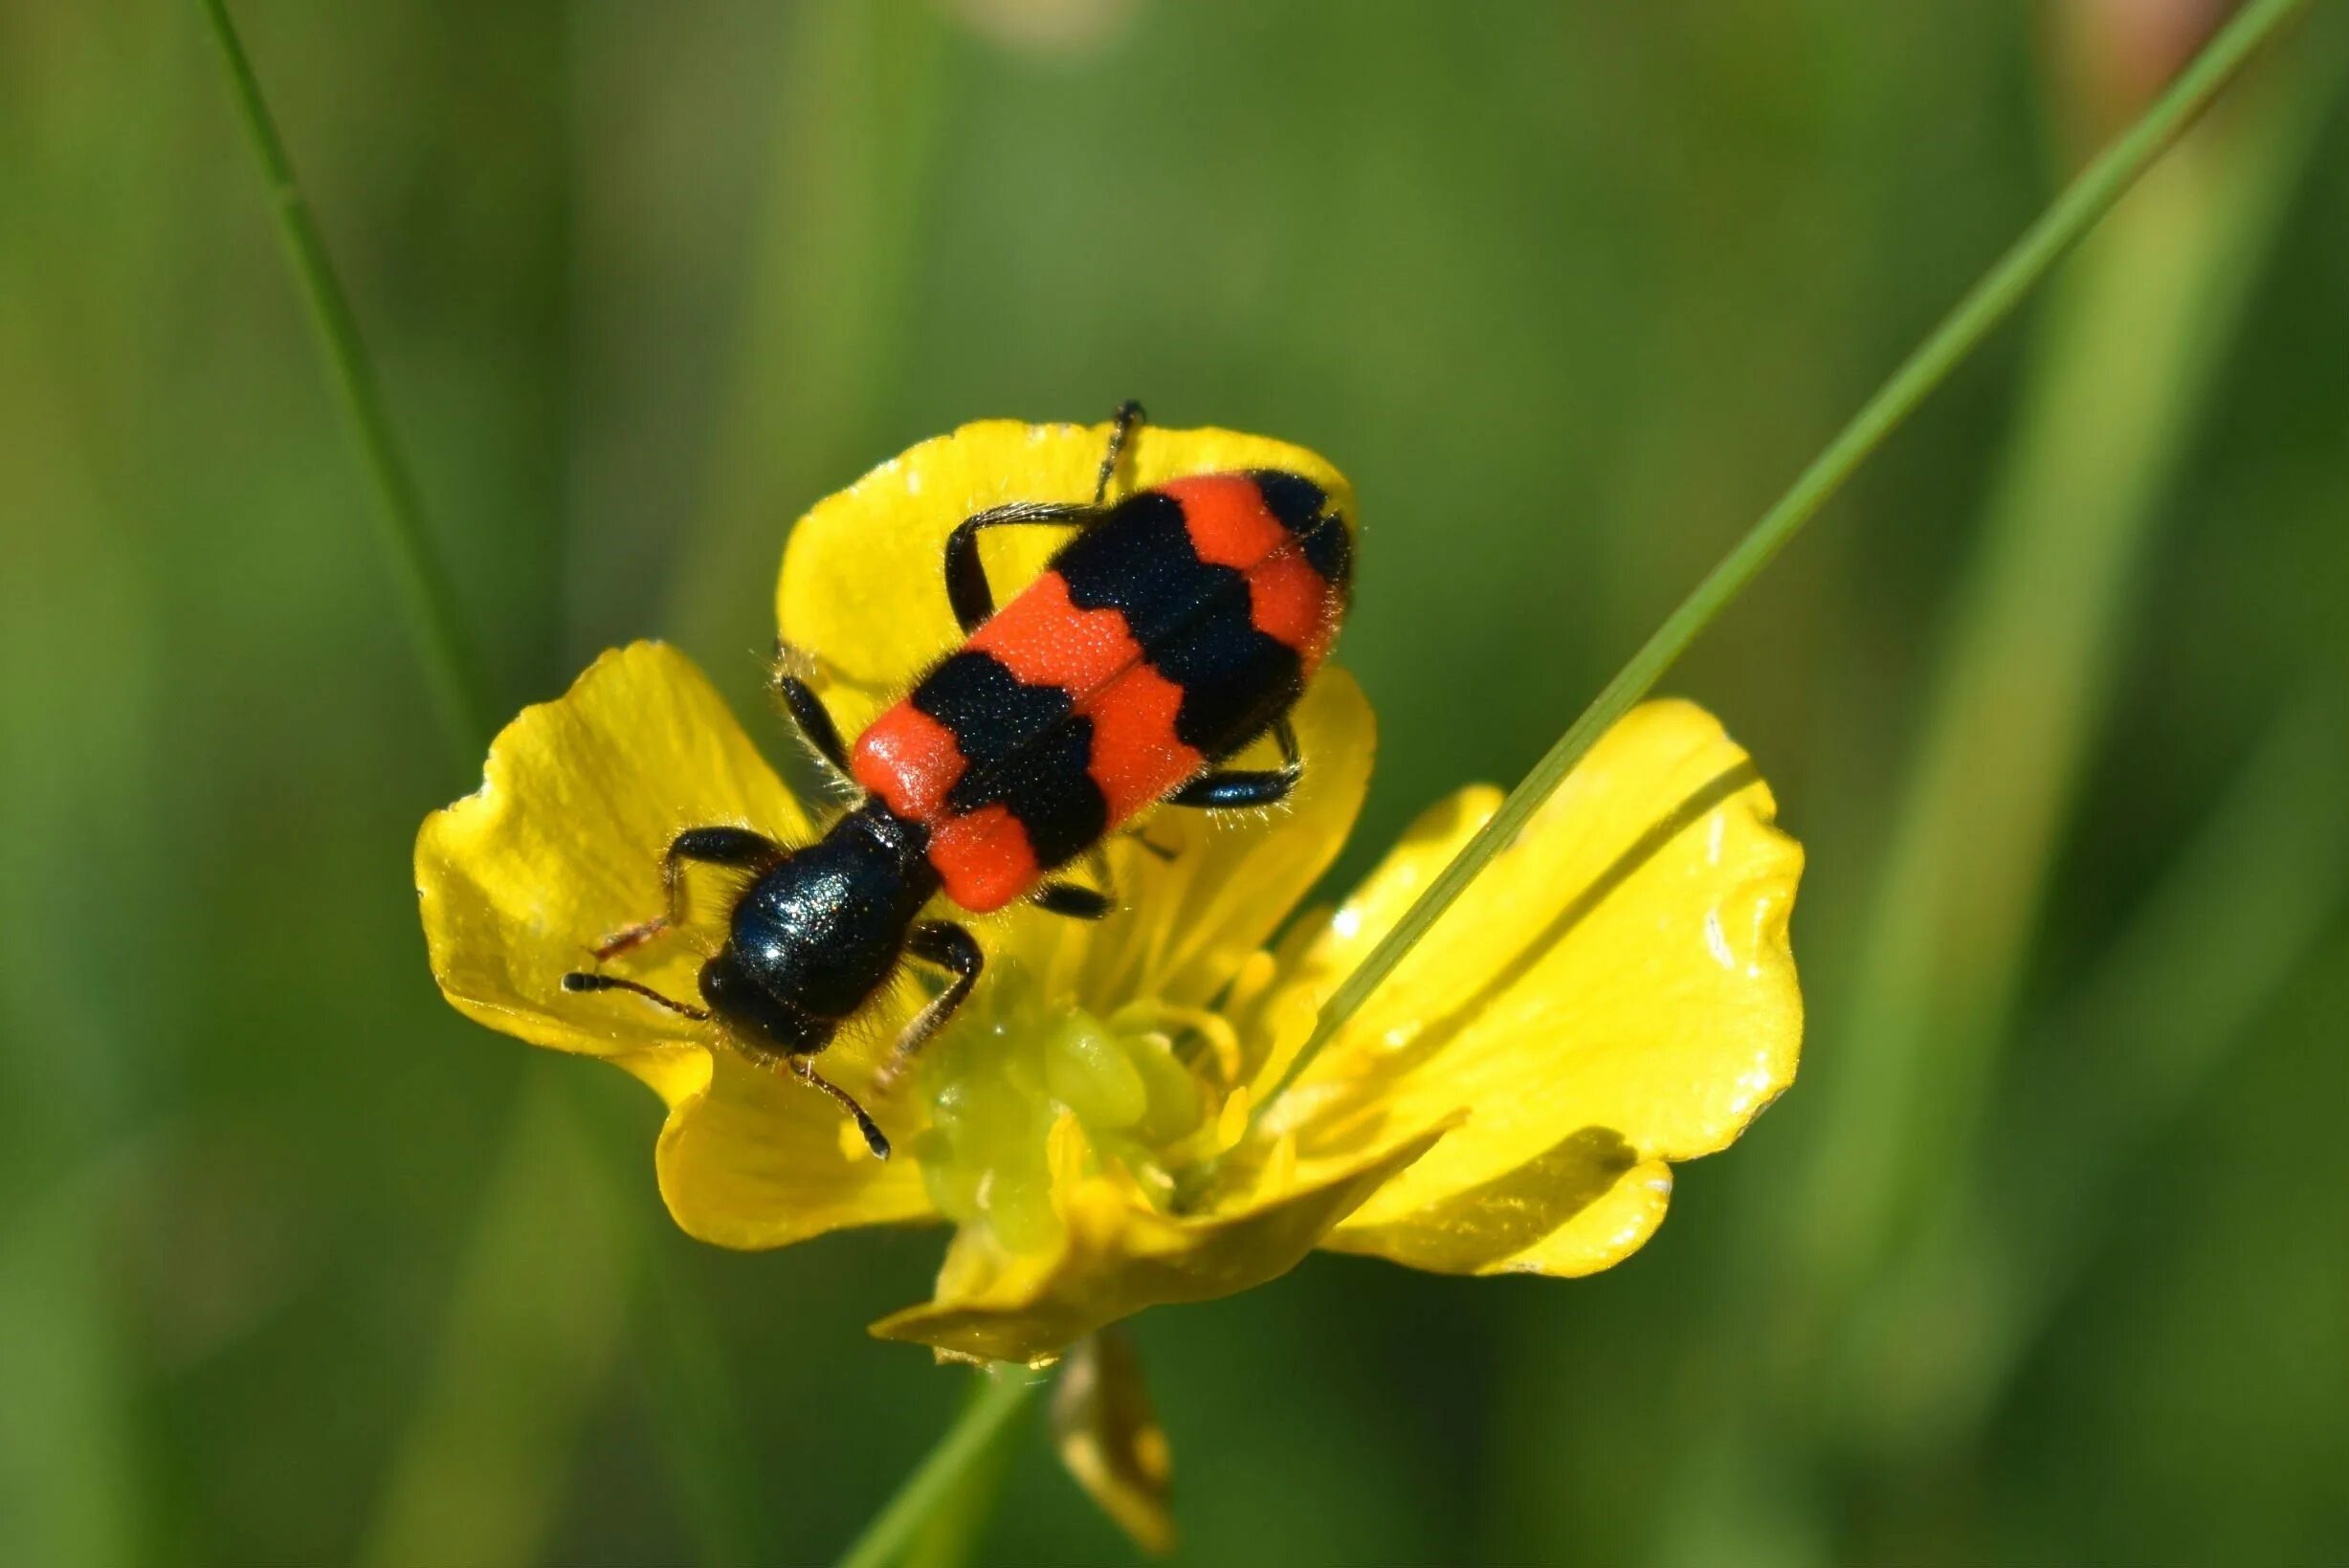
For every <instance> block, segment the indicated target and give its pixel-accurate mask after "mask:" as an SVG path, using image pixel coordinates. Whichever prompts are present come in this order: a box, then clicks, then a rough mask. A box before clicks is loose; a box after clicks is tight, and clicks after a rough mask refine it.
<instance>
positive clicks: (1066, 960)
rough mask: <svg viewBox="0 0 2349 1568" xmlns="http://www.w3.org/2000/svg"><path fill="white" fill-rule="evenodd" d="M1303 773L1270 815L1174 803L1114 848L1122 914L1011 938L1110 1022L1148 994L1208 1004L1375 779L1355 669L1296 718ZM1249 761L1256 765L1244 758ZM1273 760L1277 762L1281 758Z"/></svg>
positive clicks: (1051, 983) (1015, 928) (1065, 992)
mask: <svg viewBox="0 0 2349 1568" xmlns="http://www.w3.org/2000/svg"><path fill="white" fill-rule="evenodd" d="M1295 720H1296V739H1297V750H1298V753H1299V757H1300V760H1301V762H1302V764H1303V771H1302V774H1301V776H1300V777H1299V779H1298V781H1297V785H1296V789H1295V790H1294V791H1293V792H1292V793H1291V795H1290V797H1289V799H1288V800H1287V801H1286V802H1284V803H1283V804H1282V805H1281V806H1278V807H1276V808H1274V809H1271V810H1265V811H1248V812H1236V811H1217V812H1207V811H1198V810H1192V809H1189V808H1186V807H1184V806H1161V807H1160V808H1158V810H1156V811H1155V812H1153V813H1151V814H1150V815H1149V816H1147V817H1145V818H1143V819H1142V821H1141V824H1140V826H1139V827H1138V828H1136V831H1137V832H1138V833H1139V834H1141V838H1142V839H1144V840H1147V841H1148V843H1149V844H1150V845H1151V846H1154V847H1155V849H1156V850H1160V851H1166V853H1165V854H1164V855H1163V856H1162V855H1161V854H1160V853H1154V852H1153V850H1151V849H1146V848H1144V847H1143V845H1142V844H1141V843H1140V842H1137V841H1135V840H1132V839H1124V840H1113V841H1112V843H1111V844H1110V846H1109V850H1108V853H1109V864H1110V879H1111V881H1112V882H1113V884H1114V885H1115V892H1116V894H1117V897H1118V902H1119V909H1118V911H1117V913H1115V914H1113V915H1111V916H1110V917H1108V918H1106V919H1103V920H1099V921H1095V922H1080V921H1075V920H1067V919H1060V918H1055V917H1051V916H1047V915H1043V914H1040V913H1038V912H1035V911H1021V912H1018V914H1016V915H1015V916H1014V922H1015V923H1014V924H1013V925H1012V926H1011V927H1010V928H1009V934H1008V936H1007V937H1006V939H1005V941H1006V944H1007V946H1008V947H1011V948H1013V949H1014V950H1016V951H1017V952H1018V953H1019V954H1020V955H1021V957H1022V960H1023V961H1024V962H1026V963H1027V964H1028V966H1029V967H1030V970H1031V971H1032V972H1033V973H1035V974H1036V975H1038V976H1040V977H1042V978H1043V981H1044V988H1045V994H1046V995H1048V996H1052V997H1063V996H1066V997H1071V998H1074V999H1075V1001H1076V1002H1077V1004H1078V1005H1082V1006H1085V1007H1088V1008H1091V1009H1092V1010H1094V1011H1096V1012H1097V1013H1100V1014H1102V1015H1103V1016H1107V1015H1108V1014H1110V1013H1113V1012H1115V1011H1116V1010H1117V1008H1118V1007H1119V1006H1120V1005H1123V1004H1124V1003H1126V1002H1129V1001H1131V1000H1133V999H1134V998H1137V997H1147V998H1151V999H1154V1000H1156V1001H1159V1002H1163V1003H1164V1004H1166V1005H1170V1006H1176V1007H1198V1006H1204V1005H1207V1003H1208V1001H1209V1000H1210V999H1211V998H1213V997H1214V996H1215V994H1216V993H1217V992H1218V991H1219V990H1221V989H1222V988H1223V985H1224V983H1225V982H1226V981H1228V980H1230V978H1231V975H1232V972H1233V971H1234V970H1236V969H1237V968H1238V967H1239V966H1240V964H1241V962H1242V961H1244V960H1245V959H1247V957H1248V956H1249V955H1250V954H1252V953H1253V952H1255V951H1256V949H1257V948H1258V947H1260V946H1262V945H1263V943H1264V941H1265V939H1267V938H1269V937H1270V936H1272V934H1273V930H1274V927H1275V926H1277V925H1278V924H1279V923H1280V922H1281V920H1282V919H1284V918H1285V917H1287V916H1288V914H1289V912H1290V911H1291V910H1293V909H1294V908H1296V903H1297V900H1299V899H1300V898H1302V897H1304V895H1305V894H1306V891H1307V890H1308V889H1310V888H1311V887H1312V886H1313V885H1314V883H1316V882H1317V881H1319V880H1320V877H1321V873H1322V872H1325V871H1327V870H1329V865H1330V862H1331V861H1333V860H1335V859H1336V858H1337V857H1338V851H1339V850H1340V849H1341V848H1343V846H1344V844H1345V840H1346V835H1347V834H1348V833H1350V832H1351V831H1353V828H1354V819H1355V817H1356V815H1357V814H1359V813H1360V812H1361V810H1362V805H1363V793H1364V792H1365V791H1366V790H1367V789H1368V788H1369V785H1370V762H1371V756H1372V753H1373V752H1374V751H1375V749H1376V746H1377V724H1376V721H1375V720H1374V719H1373V718H1372V717H1371V713H1370V704H1369V702H1368V701H1367V700H1366V699H1365V698H1364V697H1363V693H1362V688H1361V687H1360V686H1359V685H1357V684H1355V681H1354V677H1353V676H1352V675H1350V674H1347V673H1346V672H1345V671H1343V670H1341V669H1339V668H1338V667H1336V666H1335V665H1325V666H1323V667H1322V669H1321V670H1320V672H1319V674H1316V675H1315V676H1314V679H1313V683H1312V685H1311V686H1309V687H1308V688H1307V689H1306V692H1305V696H1304V697H1303V698H1302V699H1301V700H1300V701H1299V702H1298V703H1297V706H1296V714H1295ZM1239 765H1249V763H1248V762H1246V761H1243V762H1241V763H1240V764H1239ZM1264 765H1266V766H1273V765H1275V764H1274V761H1273V760H1272V759H1271V758H1270V757H1269V756H1268V757H1267V759H1266V761H1265V763H1264Z"/></svg>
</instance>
